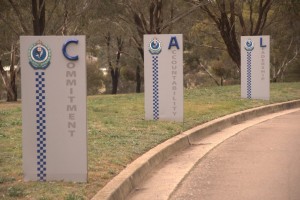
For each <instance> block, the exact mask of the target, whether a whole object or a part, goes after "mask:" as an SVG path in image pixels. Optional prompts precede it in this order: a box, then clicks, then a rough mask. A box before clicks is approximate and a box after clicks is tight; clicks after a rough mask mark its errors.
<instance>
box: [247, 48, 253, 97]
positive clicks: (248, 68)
mask: <svg viewBox="0 0 300 200" xmlns="http://www.w3.org/2000/svg"><path fill="white" fill-rule="evenodd" d="M251 67H252V66H251V51H248V52H247V98H248V99H251V96H252V95H251V94H252V91H251V90H252V89H251V85H252V84H251V82H252V78H251Z"/></svg>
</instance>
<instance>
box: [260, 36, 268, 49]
mask: <svg viewBox="0 0 300 200" xmlns="http://www.w3.org/2000/svg"><path fill="white" fill-rule="evenodd" d="M260 47H262V48H263V47H267V45H264V44H263V38H262V37H260Z"/></svg>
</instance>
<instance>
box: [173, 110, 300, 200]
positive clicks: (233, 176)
mask: <svg viewBox="0 0 300 200" xmlns="http://www.w3.org/2000/svg"><path fill="white" fill-rule="evenodd" d="M170 199H171V200H248V199H249V200H299V199H300V111H298V112H294V113H290V114H287V115H283V116H279V117H277V118H274V119H271V120H268V121H266V122H263V123H261V124H258V125H255V126H253V127H250V128H248V129H246V130H244V131H242V132H240V133H239V134H238V135H236V136H235V137H232V138H230V139H228V140H226V141H225V142H224V143H222V144H221V145H220V146H218V147H217V148H215V149H214V150H212V151H211V152H210V153H209V154H207V155H206V156H205V157H204V158H203V159H202V160H201V161H200V162H199V163H198V164H197V165H196V166H195V167H194V169H193V170H192V171H191V172H190V173H189V175H188V176H187V177H186V178H185V179H184V181H183V182H182V183H181V184H180V185H179V186H178V188H177V189H176V191H175V192H174V193H173V194H172V196H171V198H170Z"/></svg>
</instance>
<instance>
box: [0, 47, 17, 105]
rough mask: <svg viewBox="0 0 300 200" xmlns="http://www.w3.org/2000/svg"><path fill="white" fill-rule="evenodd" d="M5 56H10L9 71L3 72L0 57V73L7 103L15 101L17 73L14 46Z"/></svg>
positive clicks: (0, 58)
mask: <svg viewBox="0 0 300 200" xmlns="http://www.w3.org/2000/svg"><path fill="white" fill-rule="evenodd" d="M7 54H10V66H9V70H4V66H3V65H2V55H1V57H0V73H1V77H2V80H3V83H4V87H5V89H6V93H7V98H6V100H7V101H8V102H10V101H17V99H18V96H17V85H16V76H17V73H18V71H19V68H18V67H15V66H16V65H15V62H16V47H15V45H12V46H11V51H10V52H8V53H7Z"/></svg>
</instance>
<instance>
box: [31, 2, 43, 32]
mask: <svg viewBox="0 0 300 200" xmlns="http://www.w3.org/2000/svg"><path fill="white" fill-rule="evenodd" d="M45 3H46V2H45V0H32V16H33V21H32V22H33V23H32V24H33V34H34V35H43V34H44V30H45Z"/></svg>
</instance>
